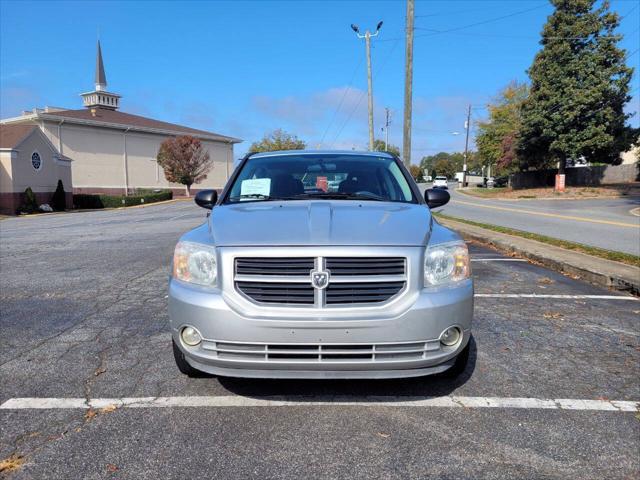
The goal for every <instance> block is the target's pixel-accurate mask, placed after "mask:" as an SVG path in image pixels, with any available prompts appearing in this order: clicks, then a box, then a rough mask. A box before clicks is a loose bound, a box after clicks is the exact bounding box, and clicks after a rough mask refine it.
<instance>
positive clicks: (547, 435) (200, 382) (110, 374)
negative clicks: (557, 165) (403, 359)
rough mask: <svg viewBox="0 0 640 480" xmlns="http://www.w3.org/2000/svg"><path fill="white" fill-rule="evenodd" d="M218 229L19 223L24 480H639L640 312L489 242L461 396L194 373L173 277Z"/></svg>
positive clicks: (0, 452) (0, 345) (170, 217)
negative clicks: (176, 338)
mask: <svg viewBox="0 0 640 480" xmlns="http://www.w3.org/2000/svg"><path fill="white" fill-rule="evenodd" d="M203 220H204V210H202V209H199V208H197V207H195V206H194V205H193V204H191V203H184V202H182V203H175V204H165V205H158V206H148V207H145V208H136V209H126V210H112V211H97V212H85V213H72V214H61V215H51V216H39V217H33V218H12V219H8V220H3V221H1V222H0V266H1V271H2V275H1V276H0V305H1V306H2V307H1V308H0V329H1V331H2V335H1V336H0V385H1V388H0V461H1V460H2V459H7V458H12V459H17V461H18V463H22V464H21V465H20V466H19V467H18V468H16V470H15V471H13V472H12V473H7V472H5V476H6V477H8V478H12V479H34V478H38V479H41V478H45V479H47V478H51V479H70V478H84V479H103V478H105V479H111V478H114V479H115V478H117V479H154V480H155V479H158V478H163V479H173V478H175V479H182V478H221V479H234V478H238V479H246V478H260V479H262V478H291V479H299V478H327V477H328V478H349V479H359V478H367V479H370V478H385V479H394V478H398V479H400V478H425V477H430V476H431V477H437V478H474V479H475V478H542V477H544V478H562V479H569V478H575V479H582V478H605V477H606V478H620V479H623V478H638V476H639V474H640V457H639V456H638V451H640V421H638V418H637V415H638V412H637V410H638V408H639V407H640V403H637V402H638V400H640V324H639V323H638V318H639V316H638V313H640V301H638V299H637V298H635V297H629V296H626V295H624V294H618V293H613V292H609V291H606V290H602V289H600V288H597V287H593V286H590V285H587V284H585V283H582V282H579V281H576V280H573V279H571V278H567V277H564V276H562V275H559V274H556V273H554V272H551V271H548V270H545V269H543V268H541V267H538V266H536V265H532V264H529V263H527V262H526V261H523V260H520V259H514V258H510V257H504V256H503V255H501V254H499V253H498V252H496V251H493V250H489V249H486V248H483V247H480V246H477V245H471V251H472V261H473V263H472V265H473V269H474V276H475V279H476V294H477V298H476V310H475V319H474V322H475V323H474V335H475V342H474V344H473V348H472V354H471V361H470V364H469V366H468V368H467V371H466V372H465V373H464V374H463V375H462V377H460V378H458V379H457V380H455V381H452V380H448V379H446V378H442V377H437V376H436V377H428V378H417V379H410V380H392V381H275V380H274V381H269V380H241V379H232V378H215V377H207V378H187V377H184V376H182V375H180V374H179V372H178V371H177V369H176V367H175V365H174V362H173V357H172V354H171V343H170V333H169V328H168V318H167V298H166V295H167V274H168V272H169V263H170V258H171V253H172V249H173V246H174V244H175V242H176V240H177V238H178V237H179V235H180V234H181V232H183V231H185V230H187V229H189V228H192V227H193V226H195V225H197V224H199V223H200V222H202V221H203ZM547 294H553V295H556V296H557V297H546V296H545V295H547ZM532 295H533V296H532ZM43 399H48V400H46V402H48V403H47V404H46V405H43V404H42V402H43V401H45V400H43ZM86 402H89V403H91V404H92V405H93V406H94V407H95V408H93V409H91V410H88V409H87V408H86V407H87V403H86ZM624 402H626V403H624ZM125 404H126V405H125ZM43 406H44V407H48V408H38V407H43ZM2 475H3V474H2V473H0V477H1V476H2Z"/></svg>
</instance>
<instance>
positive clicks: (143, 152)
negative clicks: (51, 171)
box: [42, 122, 233, 189]
mask: <svg viewBox="0 0 640 480" xmlns="http://www.w3.org/2000/svg"><path fill="white" fill-rule="evenodd" d="M42 128H43V130H44V132H45V134H46V135H47V136H48V137H49V139H50V140H51V142H52V143H53V144H54V145H56V146H58V145H59V147H58V148H60V149H61V151H62V153H63V154H64V155H65V156H67V157H69V158H71V159H72V160H73V164H72V168H73V181H74V187H75V188H93V187H95V188H122V189H124V188H125V149H126V165H127V169H126V171H127V177H128V178H127V184H128V187H129V188H130V189H132V188H166V187H176V188H184V187H183V186H182V185H177V184H170V183H169V182H167V180H166V179H165V177H164V172H163V171H162V169H161V168H159V167H158V165H157V163H156V161H155V159H156V155H157V153H158V149H159V148H160V144H161V143H162V141H163V140H165V139H166V138H167V136H164V135H157V134H152V133H145V132H137V131H127V132H125V131H124V130H117V129H111V128H102V127H95V126H82V125H73V124H66V123H65V124H62V125H60V126H59V125H58V124H57V123H51V122H45V123H44V124H43V125H42ZM59 132H60V133H59ZM60 137H61V140H60ZM125 138H126V145H125ZM202 143H203V146H204V147H205V148H206V149H207V150H208V151H209V155H210V157H211V158H212V159H213V161H214V167H213V169H212V171H211V173H210V174H209V175H208V178H207V179H206V180H205V181H203V182H202V183H200V184H197V185H194V186H193V188H221V187H222V186H224V183H225V181H226V179H227V178H228V174H230V173H231V169H232V162H233V144H227V143H222V142H213V141H208V140H204V141H203V142H202ZM227 164H228V167H227Z"/></svg>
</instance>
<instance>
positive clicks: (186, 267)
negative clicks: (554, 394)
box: [169, 151, 473, 378]
mask: <svg viewBox="0 0 640 480" xmlns="http://www.w3.org/2000/svg"><path fill="white" fill-rule="evenodd" d="M328 178H331V179H335V178H344V180H342V181H341V182H340V184H339V185H338V186H337V190H336V189H335V188H329V187H328V180H327V179H328ZM302 179H304V182H303V181H302ZM448 200H449V194H448V193H447V192H446V191H444V190H427V191H426V193H425V196H424V198H423V197H422V195H421V194H420V191H419V189H418V187H417V185H416V184H415V182H414V181H413V179H412V178H411V176H410V175H409V173H408V172H407V170H406V169H405V167H404V166H403V164H402V163H401V162H400V161H399V160H398V159H397V158H395V157H394V156H392V155H389V154H387V153H382V152H364V153H362V152H352V151H348V152H341V151H284V152H269V153H259V154H253V155H248V156H247V157H245V158H244V159H243V160H242V162H241V163H240V164H239V165H238V167H237V168H236V170H235V171H234V173H233V175H232V177H231V178H230V179H229V182H228V183H227V185H226V187H225V188H224V190H223V191H222V193H221V195H220V196H219V197H218V195H217V193H216V192H215V191H214V190H205V191H201V192H199V193H198V194H197V196H196V203H197V204H198V205H200V206H201V207H204V208H206V209H211V212H210V214H209V215H208V219H207V221H206V223H204V224H203V225H201V226H199V227H197V228H195V229H193V230H191V231H190V232H187V233H186V234H185V235H183V236H182V238H181V239H180V241H179V242H178V244H177V246H176V248H175V253H174V257H173V272H172V275H171V280H170V284H169V317H170V323H171V331H172V336H173V351H174V356H175V360H176V363H177V366H178V368H179V369H180V371H181V372H182V373H184V374H187V375H190V376H197V375H199V374H200V373H201V372H206V373H209V374H216V375H222V376H233V377H269V378H394V377H413V376H420V375H428V374H433V373H440V372H445V371H448V373H449V374H453V375H457V374H459V373H461V372H462V371H463V370H464V369H465V367H466V364H467V361H468V358H469V348H470V347H469V345H470V339H471V319H472V317H473V281H472V278H471V268H470V263H469V253H468V251H467V246H466V245H465V243H464V242H463V241H462V240H461V239H460V237H459V236H458V235H457V234H456V233H454V232H452V231H451V230H449V229H447V228H444V227H443V226H442V225H440V224H438V222H437V221H435V219H434V218H433V217H432V215H431V213H430V208H434V207H438V206H441V205H444V204H445V203H446V202H447V201H448Z"/></svg>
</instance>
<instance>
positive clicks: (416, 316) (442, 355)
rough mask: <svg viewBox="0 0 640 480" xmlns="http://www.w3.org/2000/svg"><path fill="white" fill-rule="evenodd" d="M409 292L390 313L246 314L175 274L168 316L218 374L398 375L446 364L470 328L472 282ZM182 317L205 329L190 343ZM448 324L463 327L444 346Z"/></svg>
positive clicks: (197, 361)
mask: <svg viewBox="0 0 640 480" xmlns="http://www.w3.org/2000/svg"><path fill="white" fill-rule="evenodd" d="M411 300H412V301H411V302H408V303H407V307H405V308H403V309H402V310H401V311H400V312H394V315H393V316H388V315H386V316H385V315H382V314H381V315H380V316H379V318H375V317H372V316H371V314H370V313H369V314H367V315H366V316H362V317H358V316H357V315H354V316H353V317H352V318H344V317H341V318H339V319H336V318H331V317H330V316H328V314H327V312H326V311H322V312H318V315H317V316H309V315H305V316H301V317H300V318H292V317H287V318H283V319H276V318H265V317H257V316H255V317H254V316H251V317H248V316H245V315H243V314H242V313H241V312H239V311H238V310H237V309H235V308H233V307H232V306H230V305H229V302H227V299H225V296H224V295H223V293H222V292H220V291H219V290H214V291H207V290H204V289H200V288H198V287H194V286H191V285H187V284H184V283H182V282H180V281H176V280H173V279H172V280H171V281H170V286H169V317H170V323H171V330H172V335H173V339H174V341H175V342H176V344H177V345H178V346H179V348H180V349H181V350H182V351H183V352H184V355H185V358H186V360H187V362H188V363H189V364H190V365H192V366H193V367H194V368H196V369H198V370H201V371H204V372H207V373H211V374H215V375H222V376H233V377H263V378H397V377H412V376H421V375H429V374H433V373H439V372H442V371H445V370H447V369H448V368H449V367H450V366H451V365H452V364H453V361H454V360H455V357H456V355H458V354H459V353H460V351H461V350H462V349H463V348H464V347H465V346H466V345H467V343H468V342H469V338H470V336H471V320H472V317H473V283H472V281H471V280H466V281H464V282H461V283H460V284H458V285H456V286H454V287H445V288H439V289H429V290H427V289H425V290H421V291H420V292H414V295H413V296H412V298H411ZM354 312H357V309H355V310H354ZM381 313H382V312H381ZM386 313H388V312H386ZM187 325H188V326H191V327H194V328H196V329H197V330H198V331H199V332H200V334H201V336H202V337H203V341H202V342H201V343H200V344H199V345H197V346H195V347H190V346H187V345H185V344H184V343H183V342H182V341H181V339H180V331H181V330H182V328H184V327H185V326H187ZM453 325H456V326H458V327H459V328H460V329H461V330H462V333H463V335H462V339H461V340H460V342H459V343H458V344H457V345H455V346H452V347H445V346H443V345H442V344H441V343H440V341H439V337H440V334H441V333H442V332H443V331H444V330H445V329H447V328H448V327H450V326H453Z"/></svg>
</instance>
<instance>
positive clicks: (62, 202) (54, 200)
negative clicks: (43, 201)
mask: <svg viewBox="0 0 640 480" xmlns="http://www.w3.org/2000/svg"><path fill="white" fill-rule="evenodd" d="M66 207H67V201H66V197H65V193H64V186H63V185H62V180H58V186H57V187H56V191H55V192H54V193H53V197H51V208H53V209H54V210H55V211H56V212H64V211H65V209H66Z"/></svg>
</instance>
